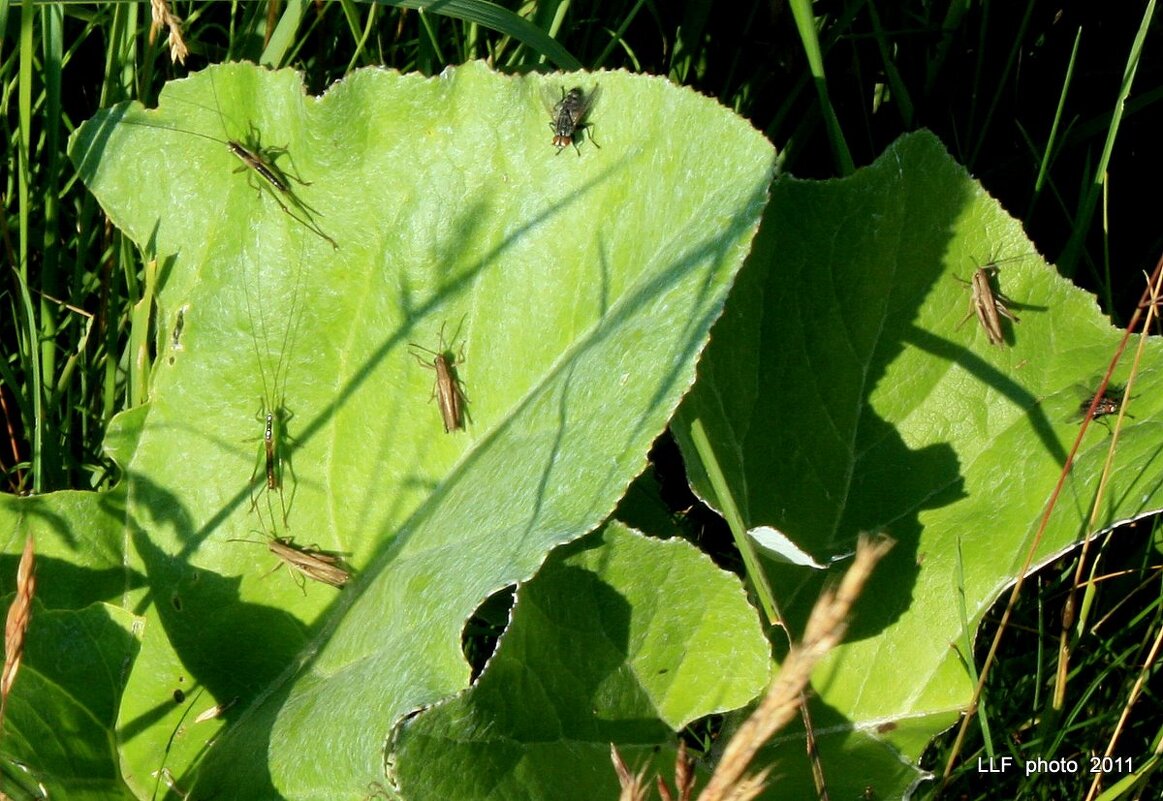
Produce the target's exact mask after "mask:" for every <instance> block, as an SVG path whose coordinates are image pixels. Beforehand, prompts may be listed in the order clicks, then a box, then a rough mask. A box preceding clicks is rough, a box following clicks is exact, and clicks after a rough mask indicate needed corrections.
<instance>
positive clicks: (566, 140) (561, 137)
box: [549, 85, 602, 156]
mask: <svg viewBox="0 0 1163 801" xmlns="http://www.w3.org/2000/svg"><path fill="white" fill-rule="evenodd" d="M601 91H602V90H601V88H600V87H598V86H597V85H595V86H594V88H593V90H591V91H590V93H589V94H588V95H587V94H586V93H585V91H584V90H583V89H582V88H581V87H580V86H575V87H574V88H572V89H570V90H569V91H568V92H567V91H565V88H564V87H562V89H561V99H560V100H558V101H557V102H556V103H555V104H554V105H553V108H552V109H551V110H550V117H551V118H552V120H551V122H550V123H549V128H550V130H552V131H553V146H554V147H556V148H557V152H558V153H560V152H561V151H562V150H564V149H565V148H567V147H569V146H570V145H573V148H574V150H576V151H577V154H578V155H579V156H580V155H581V148H580V147H579V145H580V143H581V140H582V136H583V133H584V132H585V131H586V129H588V128H590V127H592V125H591V123H589V122H587V121H586V117H587V116H589V113H590V111H591V110H592V109H593V107H594V104H595V103H596V102H597V100H598V96H599V95H600V94H601ZM590 141H591V142H593V143H594V147H598V148H600V147H601V145H599V144H598V143H597V142H595V141H594V137H593V134H592V133H591V134H590Z"/></svg>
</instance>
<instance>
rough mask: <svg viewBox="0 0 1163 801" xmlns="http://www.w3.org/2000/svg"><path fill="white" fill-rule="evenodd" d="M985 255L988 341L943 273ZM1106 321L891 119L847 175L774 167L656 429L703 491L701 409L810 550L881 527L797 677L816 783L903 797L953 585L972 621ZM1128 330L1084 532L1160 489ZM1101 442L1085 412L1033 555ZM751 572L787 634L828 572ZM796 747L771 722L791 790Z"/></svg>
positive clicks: (1158, 398) (1093, 360)
mask: <svg viewBox="0 0 1163 801" xmlns="http://www.w3.org/2000/svg"><path fill="white" fill-rule="evenodd" d="M991 259H997V260H998V261H999V267H1000V272H999V274H998V276H997V282H998V285H1000V288H1001V290H1002V291H1003V292H1004V294H1005V295H1006V296H1008V297H1009V298H1011V299H1012V301H1011V303H1010V308H1011V309H1012V310H1013V311H1014V312H1015V313H1016V314H1017V315H1018V316H1019V317H1020V318H1021V322H1020V323H1019V324H1017V325H1010V324H1009V323H1008V322H1004V321H1003V326H1004V330H1005V332H1006V338H1007V340H1008V341H1009V344H1008V346H995V345H991V344H990V342H989V339H988V338H987V336H986V332H985V331H984V330H983V329H982V328H981V326H979V324H978V321H977V320H976V319H969V320H968V321H965V322H964V323H962V322H961V321H962V320H963V318H964V317H965V316H966V312H967V311H968V305H969V299H970V293H969V291H968V289H967V288H966V286H965V285H964V284H963V283H959V282H958V281H956V280H954V279H955V278H961V279H968V278H969V277H970V276H971V275H972V273H973V271H974V269H975V267H976V266H979V265H984V264H986V263H987V262H988V261H990V260H991ZM1120 336H1121V333H1120V332H1119V331H1118V330H1116V329H1114V328H1112V327H1111V326H1110V325H1109V324H1108V323H1107V321H1106V320H1105V319H1103V317H1102V316H1101V315H1100V313H1099V311H1098V308H1097V307H1096V305H1095V303H1094V300H1093V298H1092V297H1090V296H1089V295H1087V294H1086V293H1085V292H1083V291H1081V290H1079V289H1077V288H1075V287H1074V286H1072V285H1071V284H1070V283H1068V282H1067V281H1065V280H1063V279H1061V278H1060V277H1058V275H1057V274H1056V273H1055V272H1054V270H1053V269H1052V268H1050V267H1049V266H1047V265H1046V264H1045V263H1044V262H1043V261H1042V260H1041V259H1040V258H1039V257H1038V256H1037V255H1036V254H1035V253H1034V252H1033V248H1032V246H1031V245H1030V243H1029V242H1028V241H1027V240H1026V239H1025V238H1024V236H1023V235H1022V231H1021V229H1020V227H1019V225H1018V224H1017V223H1016V222H1015V221H1014V220H1012V219H1011V218H1009V217H1008V216H1007V215H1006V214H1005V213H1004V212H1003V211H1002V210H1001V209H1000V208H999V207H998V205H997V203H996V202H995V201H993V200H992V199H991V198H989V197H988V196H987V195H986V194H985V193H984V192H983V191H982V190H981V188H980V187H979V186H978V185H977V184H976V183H975V182H974V181H973V180H972V179H971V178H970V177H969V176H968V175H967V174H966V173H965V171H964V170H963V169H962V168H961V167H959V166H958V165H956V164H955V163H953V162H952V160H951V159H950V158H949V157H948V155H947V154H946V153H945V152H944V150H943V149H942V147H941V145H940V144H939V143H938V142H937V141H936V140H935V139H934V138H933V137H932V136H931V135H928V134H917V135H913V136H909V137H905V138H904V139H902V140H901V141H899V142H898V143H896V144H895V145H894V146H893V147H891V148H890V149H889V150H888V151H887V152H886V153H885V154H884V155H883V156H882V157H881V158H880V159H879V160H878V161H877V162H876V163H875V164H874V165H872V166H871V167H868V168H867V169H864V170H862V171H860V172H858V173H857V174H856V175H854V176H852V177H851V178H848V179H844V180H838V181H827V182H810V181H797V180H790V179H788V180H781V181H779V182H777V183H776V185H775V187H774V188H773V191H772V200H771V203H770V204H769V206H768V208H767V210H766V213H765V218H764V223H763V227H762V228H761V231H760V234H759V236H758V237H757V239H756V243H755V247H754V249H753V252H752V254H751V258H750V260H749V261H748V264H747V266H746V267H745V268H744V270H743V272H742V273H741V274H740V277H739V280H738V282H737V284H736V287H735V290H734V292H733V293H732V296H731V301H730V303H729V304H728V306H727V309H726V311H725V312H724V315H723V318H722V319H721V321H720V322H719V324H718V325H717V326H716V328H715V331H714V336H713V338H712V341H711V345H710V346H709V347H708V349H707V351H706V353H705V354H704V356H703V360H702V362H701V366H700V375H699V380H698V382H697V383H696V385H695V388H694V389H693V390H692V392H691V394H690V395H689V396H688V398H687V400H686V401H684V403H683V405H682V407H681V408H680V410H679V413H678V415H677V417H676V421H675V425H674V428H675V430H676V432H678V434H679V438H680V441H681V443H682V445H683V448H684V453H685V454H686V455H687V456H688V461H689V463H690V464H691V465H692V466H693V467H692V471H693V472H694V483H695V486H696V488H697V491H698V492H699V493H700V494H701V495H702V496H703V497H705V498H708V499H709V500H711V502H712V503H715V499H714V497H713V494H712V490H711V487H710V485H709V482H708V481H707V479H706V477H705V475H703V474H702V473H701V469H700V466H699V462H698V458H697V455H696V452H695V450H694V447H693V444H692V443H691V442H690V441H689V439H688V437H687V432H689V427H690V425H691V423H692V421H694V420H695V419H701V420H702V421H703V424H704V426H705V428H706V430H707V432H708V436H709V438H710V440H711V442H712V447H713V448H714V451H715V456H716V458H717V460H718V461H719V462H720V464H721V466H722V467H723V469H724V472H725V474H726V477H727V483H728V484H729V485H730V487H731V488H732V489H733V491H734V492H735V493H737V494H736V497H735V500H736V502H737V503H738V505H739V506H740V508H741V510H742V514H743V517H744V522H745V524H746V525H747V526H748V527H753V526H758V525H770V526H774V527H776V528H778V529H779V530H780V531H782V532H783V533H785V534H786V535H788V536H789V537H791V538H792V540H794V541H795V542H797V543H798V544H799V545H800V546H801V547H803V548H804V549H806V550H807V551H809V552H811V553H812V554H814V555H815V556H816V557H817V558H818V559H825V558H827V557H831V556H837V555H840V554H843V553H845V552H848V551H851V550H852V547H853V543H854V542H855V540H856V537H857V534H858V532H860V531H862V530H879V529H884V530H887V531H888V532H889V533H890V534H891V535H892V536H893V537H895V538H896V539H897V541H898V544H897V546H896V548H895V549H894V550H893V551H892V553H891V554H890V555H889V557H888V558H887V559H886V560H885V561H884V562H883V563H882V564H881V565H880V566H879V567H878V569H877V571H876V573H875V575H874V576H873V579H872V583H871V584H870V586H869V587H868V589H867V590H866V591H865V593H864V596H863V597H862V598H861V600H860V604H859V607H858V610H857V616H856V619H855V621H854V625H853V627H852V629H851V631H850V634H849V637H848V642H847V643H846V644H845V645H844V646H843V647H842V648H840V649H838V650H837V651H836V652H835V653H833V654H832V655H831V656H830V657H829V658H828V659H827V660H826V661H825V663H824V664H823V665H822V666H821V667H819V669H818V670H817V672H816V674H815V676H814V680H813V681H814V686H815V688H816V690H817V691H818V693H819V696H820V701H821V705H820V708H819V709H818V710H817V712H816V715H815V717H814V721H815V724H816V726H817V727H819V728H820V729H821V731H820V733H818V734H817V741H818V743H819V746H820V750H821V753H822V754H823V755H824V757H825V761H826V767H827V763H828V759H829V758H834V759H833V761H832V762H831V764H830V766H831V768H832V770H830V771H826V773H827V775H828V778H829V787H830V789H831V791H832V793H833V797H839V798H850V797H854V796H856V795H858V794H859V793H861V792H863V791H864V788H865V786H866V785H868V784H872V786H873V790H874V791H875V792H876V793H877V794H878V795H879V796H881V797H884V796H888V795H893V794H896V793H898V792H900V791H902V790H903V789H904V787H905V786H906V785H907V784H908V783H909V782H911V781H913V780H915V779H916V777H917V774H916V772H915V771H913V772H912V774H911V775H909V774H908V773H907V772H902V771H901V767H902V763H901V758H902V757H903V759H904V760H905V761H906V762H908V761H914V760H916V759H917V758H918V756H919V754H920V751H921V749H923V747H924V745H925V744H926V743H927V742H928V740H929V739H930V738H931V736H932V735H933V734H935V733H936V732H938V731H940V730H942V729H944V728H945V727H947V726H949V725H950V724H951V723H952V722H954V721H955V720H956V719H957V718H958V716H959V714H960V713H961V710H962V709H963V708H964V707H965V706H966V704H967V703H968V701H969V698H970V694H971V691H972V683H971V681H970V679H969V677H968V675H967V673H966V670H965V668H964V666H963V664H962V663H961V661H960V657H959V655H958V653H957V652H956V651H955V650H954V649H952V648H951V647H950V645H951V644H952V645H957V646H961V645H963V644H964V642H965V641H966V638H965V626H964V623H965V622H966V621H965V620H964V619H963V617H962V613H961V605H960V600H959V599H960V597H961V596H962V595H963V596H964V599H965V607H966V609H967V616H968V621H967V622H968V625H969V626H970V630H971V631H972V630H974V629H975V628H976V624H977V623H978V621H979V620H980V618H981V616H982V614H983V613H984V611H985V610H986V609H987V608H988V606H989V605H990V604H991V603H993V601H994V600H995V599H997V598H998V596H999V594H1000V593H1001V591H1002V589H1003V588H1004V587H1006V586H1007V585H1008V584H1010V583H1012V582H1013V581H1014V578H1015V575H1016V573H1017V571H1018V569H1019V568H1020V566H1021V564H1022V562H1023V559H1024V557H1025V554H1026V552H1027V549H1028V548H1029V546H1030V544H1031V542H1032V541H1033V537H1034V533H1035V530H1036V529H1037V527H1038V524H1039V520H1040V517H1041V515H1042V512H1043V510H1044V509H1045V507H1046V504H1047V502H1048V500H1049V497H1050V494H1051V491H1052V489H1053V487H1054V484H1055V482H1056V480H1057V479H1058V476H1059V474H1060V471H1061V469H1062V466H1063V464H1064V462H1065V459H1066V455H1067V453H1068V452H1069V450H1070V448H1071V444H1072V442H1073V440H1074V437H1075V436H1076V435H1077V433H1078V419H1079V418H1080V417H1081V414H1080V413H1079V404H1080V402H1082V401H1083V400H1084V399H1085V398H1086V396H1087V388H1088V387H1089V388H1091V390H1093V387H1094V386H1095V385H1096V384H1097V382H1098V380H1099V378H1100V377H1101V375H1102V373H1103V371H1104V369H1105V367H1106V364H1107V361H1108V359H1109V358H1110V355H1111V353H1112V352H1113V351H1114V348H1115V346H1116V344H1117V342H1118V341H1119V338H1120ZM1133 344H1134V343H1132V345H1133ZM1147 345H1148V346H1147V349H1146V353H1145V359H1144V362H1143V369H1142V372H1141V373H1140V375H1139V376H1138V383H1137V384H1136V385H1135V386H1136V388H1135V389H1134V391H1133V393H1132V402H1133V409H1132V413H1133V414H1134V415H1135V416H1134V418H1133V419H1130V420H1128V423H1129V425H1128V426H1127V427H1126V428H1125V429H1124V430H1123V432H1122V438H1121V439H1120V443H1119V451H1118V462H1117V463H1118V465H1119V467H1118V469H1117V470H1116V471H1115V473H1114V475H1113V477H1112V481H1111V483H1110V484H1109V486H1108V487H1107V489H1106V492H1105V495H1104V501H1103V504H1102V507H1101V513H1100V515H1099V521H1098V528H1099V529H1107V528H1110V527H1111V526H1113V525H1114V524H1115V523H1116V522H1117V521H1120V520H1126V519H1128V518H1133V517H1136V516H1140V515H1144V514H1147V513H1149V512H1152V511H1155V510H1158V509H1159V508H1160V507H1161V506H1163V492H1161V490H1160V487H1163V480H1161V479H1163V474H1161V470H1163V464H1161V463H1160V461H1159V459H1158V453H1159V447H1160V446H1159V442H1160V436H1159V419H1160V417H1159V412H1160V410H1161V407H1163V394H1161V393H1160V391H1159V389H1160V386H1159V385H1160V382H1161V381H1163V371H1161V370H1160V356H1161V351H1160V346H1159V343H1157V342H1149V343H1147ZM1127 373H1128V368H1127V366H1126V365H1124V366H1122V367H1121V368H1120V370H1119V371H1118V373H1117V375H1116V378H1117V379H1118V380H1120V381H1121V380H1125V379H1126V377H1127ZM1110 442H1111V433H1110V430H1109V429H1108V428H1107V427H1105V426H1104V425H1102V424H1095V425H1091V427H1090V429H1089V431H1088V432H1087V434H1086V438H1085V439H1084V440H1083V442H1082V447H1081V449H1080V451H1079V455H1078V461H1077V463H1076V464H1075V467H1074V469H1073V471H1072V473H1071V474H1070V477H1069V480H1068V482H1067V484H1066V486H1065V490H1064V493H1063V495H1062V496H1061V497H1060V498H1059V499H1058V504H1057V507H1056V509H1055V512H1054V514H1053V516H1052V518H1051V520H1050V524H1049V528H1048V529H1047V531H1046V535H1045V537H1044V539H1043V540H1042V541H1041V543H1040V545H1039V547H1038V550H1037V561H1038V562H1045V561H1046V560H1048V559H1050V558H1051V557H1052V556H1053V555H1055V554H1057V553H1060V552H1062V551H1063V550H1064V549H1066V548H1068V547H1070V546H1071V545H1072V544H1074V543H1076V542H1078V541H1079V539H1080V538H1081V537H1082V536H1084V535H1085V534H1086V533H1087V524H1086V519H1087V516H1088V513H1089V509H1090V506H1091V502H1092V499H1093V497H1094V493H1095V491H1096V487H1097V477H1098V472H1099V469H1100V468H1101V464H1102V461H1103V459H1104V457H1105V455H1106V451H1107V448H1108V446H1109V444H1110ZM843 566H844V563H843V562H841V563H840V564H839V565H837V566H836V567H835V568H834V569H836V570H839V569H841V568H842V567H843ZM770 569H771V574H772V576H773V580H774V583H775V593H776V595H777V596H778V598H779V599H780V600H781V601H782V610H783V612H784V613H785V615H786V616H787V617H788V619H789V621H790V624H791V630H792V631H793V632H795V631H799V630H801V627H802V623H803V620H804V616H805V615H806V612H807V609H808V607H809V606H810V604H811V602H812V601H813V599H814V598H815V595H816V590H817V589H818V587H819V585H820V583H821V582H822V581H824V580H826V578H821V577H820V575H819V573H817V572H816V571H812V570H803V569H795V568H791V567H787V566H779V565H775V564H772V565H770ZM962 651H964V649H962ZM803 752H804V749H803V742H802V738H801V737H800V736H799V735H787V736H786V738H785V740H784V741H783V746H782V747H781V748H780V749H778V751H777V754H776V755H774V756H773V758H778V759H779V764H780V770H781V771H783V772H784V773H785V777H786V778H785V780H784V783H782V784H781V785H780V787H781V789H782V791H783V792H784V793H790V795H791V796H793V797H796V796H803V795H804V793H810V792H812V791H811V790H810V789H809V788H810V787H811V780H810V777H809V773H808V771H807V768H806V765H804V763H803V760H802V754H803ZM797 765H798V767H796V766H797ZM857 765H859V767H855V768H854V766H857ZM797 771H798V774H797ZM796 775H798V776H799V777H800V778H798V779H796V778H792V777H794V776H796ZM799 782H802V785H801V784H800V783H799Z"/></svg>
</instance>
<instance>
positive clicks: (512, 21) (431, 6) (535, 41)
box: [380, 0, 582, 70]
mask: <svg viewBox="0 0 1163 801" xmlns="http://www.w3.org/2000/svg"><path fill="white" fill-rule="evenodd" d="M380 2H384V3H386V4H387V5H393V6H400V7H401V8H414V9H417V10H420V11H431V12H433V13H436V14H442V15H444V16H446V17H454V18H456V19H462V20H465V21H466V22H476V23H478V24H480V25H483V26H484V27H486V28H488V29H490V30H494V31H499V32H501V33H504V34H507V35H509V36H512V37H513V38H514V39H516V40H518V41H520V42H523V43H524V44H527V45H528V46H529V47H531V48H533V49H534V50H536V51H537V52H538V53H540V54H542V55H543V56H545V57H546V58H548V59H549V60H550V61H552V62H553V63H554V64H556V65H557V67H558V68H559V69H563V70H580V69H581V68H582V64H581V62H580V61H578V60H577V59H576V58H574V57H573V56H572V55H570V53H569V51H567V50H566V49H565V48H564V47H562V46H561V45H560V44H558V43H557V41H555V40H554V39H552V38H551V37H550V36H548V35H547V34H546V33H545V31H543V30H541V29H540V28H538V27H537V26H536V25H534V24H533V23H531V22H530V21H529V20H527V19H525V18H524V17H520V16H517V15H516V14H514V13H513V12H512V11H509V10H508V9H505V8H501V7H500V6H498V5H495V4H493V3H486V2H484V0H395V1H393V0H380Z"/></svg>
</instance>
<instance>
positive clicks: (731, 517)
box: [691, 420, 782, 624]
mask: <svg viewBox="0 0 1163 801" xmlns="http://www.w3.org/2000/svg"><path fill="white" fill-rule="evenodd" d="M691 441H692V442H694V444H695V449H696V450H697V451H698V454H699V461H701V462H702V463H703V469H705V470H706V471H707V478H709V479H710V481H711V487H713V488H714V490H715V496H716V497H715V502H716V503H717V504H718V506H719V508H720V509H722V510H723V517H724V519H726V521H727V525H728V526H729V527H730V529H731V536H732V537H733V538H734V540H735V547H737V548H738V549H739V553H740V555H741V556H742V557H743V565H744V567H745V568H746V570H747V577H748V579H750V581H751V586H752V587H754V588H755V594H756V595H757V596H758V597H759V602H760V603H761V604H762V605H763V612H764V614H766V615H767V619H768V621H769V622H771V623H773V624H775V623H781V622H782V618H781V617H780V614H779V608H778V607H777V606H776V603H775V594H774V593H773V592H772V591H771V584H770V583H768V581H767V574H766V573H764V572H763V567H762V566H761V565H760V564H759V557H758V556H757V555H756V553H755V547H754V546H753V545H752V544H751V539H750V538H749V537H748V536H747V526H746V524H745V523H744V522H743V516H742V515H740V514H739V507H738V506H736V505H735V499H734V497H733V496H732V495H731V488H730V487H728V486H727V479H726V478H725V477H724V476H723V471H722V469H721V468H720V467H719V460H718V459H716V458H715V451H714V448H712V447H711V441H710V440H709V439H707V431H706V429H705V428H704V427H703V421H702V420H695V421H694V422H693V423H692V424H691Z"/></svg>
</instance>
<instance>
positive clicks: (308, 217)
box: [119, 72, 339, 249]
mask: <svg viewBox="0 0 1163 801" xmlns="http://www.w3.org/2000/svg"><path fill="white" fill-rule="evenodd" d="M209 80H210V89H211V92H212V93H213V97H214V107H213V108H210V107H209V106H204V105H202V104H201V103H198V102H196V101H194V100H190V99H187V98H182V97H174V98H172V99H173V100H174V101H176V102H178V103H185V104H187V105H190V106H194V107H197V108H202V109H205V110H206V111H213V112H214V113H215V114H216V115H217V116H218V121H219V124H220V125H221V127H222V132H223V136H222V137H219V136H214V135H212V134H209V133H205V132H203V131H196V130H193V129H191V128H182V127H178V126H172V125H161V124H157V123H153V122H146V121H143V120H135V119H127V118H124V117H123V118H122V119H121V120H119V124H123V125H135V126H139V127H143V128H155V129H157V130H162V131H171V132H175V133H179V134H182V135H185V136H196V137H198V138H200V139H205V140H207V141H210V142H217V143H218V144H221V145H225V146H226V149H227V150H228V151H229V152H230V153H231V154H232V155H234V157H235V158H237V159H238V160H239V161H240V162H241V165H240V166H239V167H238V168H237V169H235V170H234V171H235V172H236V173H237V172H244V171H245V172H247V173H248V182H250V184H251V186H254V187H256V188H257V190H258V192H259V194H260V195H261V194H262V193H263V192H264V191H265V192H266V193H267V194H268V195H270V197H271V198H273V199H274V201H275V203H277V204H278V206H279V208H281V209H282V210H283V212H285V213H286V214H287V215H288V216H289V217H291V218H292V219H294V220H295V221H297V222H298V223H299V224H300V225H302V226H303V227H305V228H307V230H309V231H311V232H312V233H313V234H315V235H316V236H318V237H319V238H321V239H323V240H324V241H326V242H327V243H328V244H330V245H331V247H332V248H333V249H338V248H339V244H338V243H337V242H336V241H335V240H334V239H332V238H331V237H330V236H329V235H328V234H327V233H326V232H325V231H324V230H323V229H322V228H321V227H320V226H319V223H318V221H317V219H316V218H317V217H319V216H321V215H320V214H319V212H318V211H317V210H316V209H314V208H313V207H311V206H310V205H308V204H307V202H306V201H304V200H303V199H302V198H301V197H300V196H299V195H298V193H297V192H295V191H294V190H293V189H292V188H291V182H292V181H294V182H295V183H297V184H299V185H300V186H310V185H311V182H310V181H307V180H305V179H303V178H302V177H301V176H300V175H299V174H298V171H297V168H295V169H294V170H286V169H283V168H281V167H279V166H278V163H277V162H278V159H279V158H281V157H282V156H287V157H288V158H290V152H289V150H288V149H287V148H286V147H273V146H264V145H263V144H262V143H261V141H260V136H259V131H258V129H257V128H256V126H255V125H254V123H253V122H248V123H247V135H246V137H245V139H241V140H240V139H237V138H230V137H229V134H228V131H229V126H227V124H226V117H225V116H224V115H223V114H222V109H221V105H220V103H219V101H218V89H217V85H216V83H215V80H214V74H213V72H209ZM292 165H294V161H293V160H292ZM251 176H258V178H259V180H258V181H257V184H256V183H255V182H253V181H251V180H250V177H251Z"/></svg>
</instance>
